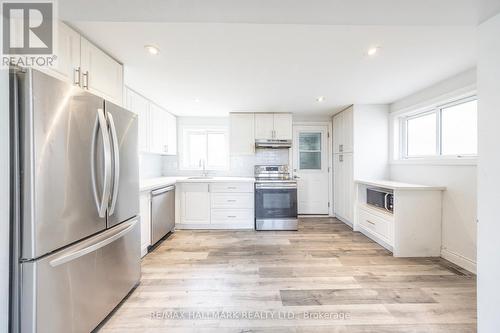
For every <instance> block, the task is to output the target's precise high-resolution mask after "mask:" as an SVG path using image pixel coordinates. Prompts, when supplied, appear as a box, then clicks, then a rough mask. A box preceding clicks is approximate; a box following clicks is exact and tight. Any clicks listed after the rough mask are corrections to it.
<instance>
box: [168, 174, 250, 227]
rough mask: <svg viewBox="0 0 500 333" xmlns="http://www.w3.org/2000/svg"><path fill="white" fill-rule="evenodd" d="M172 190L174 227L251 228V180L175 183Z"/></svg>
mask: <svg viewBox="0 0 500 333" xmlns="http://www.w3.org/2000/svg"><path fill="white" fill-rule="evenodd" d="M176 191H177V192H176V207H179V208H180V209H179V210H176V228H177V229H253V228H254V184H253V183H252V182H235V183H231V182H212V183H189V182H188V183H178V185H177V187H176ZM177 212H179V213H177Z"/></svg>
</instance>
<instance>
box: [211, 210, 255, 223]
mask: <svg viewBox="0 0 500 333" xmlns="http://www.w3.org/2000/svg"><path fill="white" fill-rule="evenodd" d="M249 220H253V209H212V223H215V224H217V223H231V222H235V223H241V222H242V221H249Z"/></svg>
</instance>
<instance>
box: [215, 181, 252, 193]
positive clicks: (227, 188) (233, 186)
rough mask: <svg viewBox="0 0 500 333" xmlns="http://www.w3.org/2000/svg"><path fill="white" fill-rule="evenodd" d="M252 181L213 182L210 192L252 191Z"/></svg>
mask: <svg viewBox="0 0 500 333" xmlns="http://www.w3.org/2000/svg"><path fill="white" fill-rule="evenodd" d="M253 188H254V184H253V183H213V184H210V192H214V193H219V192H221V193H253Z"/></svg>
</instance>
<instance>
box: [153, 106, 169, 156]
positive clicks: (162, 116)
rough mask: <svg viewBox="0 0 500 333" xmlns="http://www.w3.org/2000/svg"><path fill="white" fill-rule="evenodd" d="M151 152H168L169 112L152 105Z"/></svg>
mask: <svg viewBox="0 0 500 333" xmlns="http://www.w3.org/2000/svg"><path fill="white" fill-rule="evenodd" d="M149 111H150V117H151V118H150V122H149V124H150V152H152V153H158V154H166V153H167V150H168V147H167V145H168V143H167V140H168V136H167V112H166V111H165V110H163V109H162V108H160V107H159V106H158V105H156V104H153V103H150V105H149Z"/></svg>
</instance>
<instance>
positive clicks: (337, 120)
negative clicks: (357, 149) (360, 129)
mask: <svg viewBox="0 0 500 333" xmlns="http://www.w3.org/2000/svg"><path fill="white" fill-rule="evenodd" d="M353 133H354V126H353V109H352V107H351V108H348V109H346V110H344V111H342V112H340V113H338V114H336V115H335V116H334V117H333V148H334V153H352V152H353Z"/></svg>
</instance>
